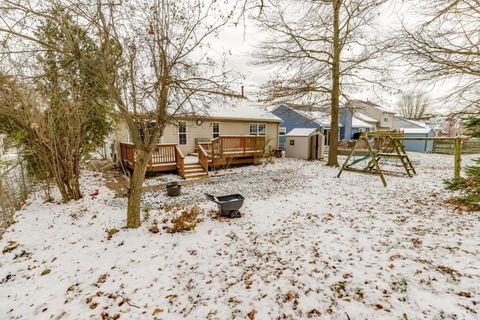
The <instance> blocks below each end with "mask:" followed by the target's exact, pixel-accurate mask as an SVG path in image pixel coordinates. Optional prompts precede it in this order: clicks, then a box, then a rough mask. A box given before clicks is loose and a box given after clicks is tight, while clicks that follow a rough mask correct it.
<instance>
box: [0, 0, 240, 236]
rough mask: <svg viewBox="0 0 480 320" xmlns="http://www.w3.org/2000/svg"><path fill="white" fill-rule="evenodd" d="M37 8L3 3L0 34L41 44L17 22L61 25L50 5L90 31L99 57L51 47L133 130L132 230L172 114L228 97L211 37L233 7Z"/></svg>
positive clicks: (75, 4)
mask: <svg viewBox="0 0 480 320" xmlns="http://www.w3.org/2000/svg"><path fill="white" fill-rule="evenodd" d="M34 3H37V2H34V1H31V2H29V1H8V0H6V1H5V4H4V7H5V10H4V11H6V12H8V13H9V14H10V15H9V18H10V20H8V19H7V18H4V20H3V21H4V24H5V25H4V26H3V27H2V28H0V32H4V33H6V34H8V35H9V36H15V37H17V38H21V39H23V40H27V41H30V42H32V43H37V44H38V41H39V39H37V38H35V37H34V36H32V35H31V34H29V33H28V32H25V29H23V27H24V26H25V24H23V23H19V22H18V19H19V17H20V18H21V19H23V20H22V21H27V17H29V18H31V19H32V21H33V22H36V21H38V20H43V19H50V20H53V21H58V22H59V23H60V25H61V20H60V19H61V16H57V15H50V14H48V13H47V12H46V11H45V10H44V8H45V7H56V8H58V9H61V10H65V11H67V12H70V14H72V15H74V16H76V17H77V19H78V20H79V21H80V22H81V23H83V24H84V25H85V27H86V28H87V29H88V30H90V31H91V34H92V36H93V38H94V40H95V41H96V43H97V44H98V45H99V46H100V47H101V49H102V50H101V54H100V55H99V56H98V57H95V58H92V57H90V56H88V55H84V54H83V52H81V51H79V50H78V49H77V48H75V47H74V48H72V50H64V49H62V48H58V47H53V46H51V47H50V48H49V49H50V50H54V51H55V52H59V53H62V54H64V55H65V56H67V57H69V58H71V59H72V60H74V61H78V62H79V63H81V64H82V65H83V66H84V67H85V68H89V69H91V70H95V71H96V72H97V74H99V75H100V77H101V78H102V79H103V80H104V81H105V83H106V86H107V90H108V94H109V97H110V98H111V100H112V101H113V103H114V104H115V106H116V108H117V111H118V113H119V116H120V117H121V119H122V120H123V121H124V122H125V123H126V125H127V126H128V130H129V132H130V136H131V138H132V141H133V144H134V148H135V162H134V168H133V172H132V174H131V177H130V186H129V193H128V208H127V227H129V228H137V227H139V226H140V223H141V221H140V201H141V194H142V185H143V181H144V179H145V171H146V168H147V165H148V162H149V161H150V158H151V155H152V153H153V151H154V149H155V147H156V146H157V142H158V141H159V138H160V137H161V136H162V134H163V131H164V128H165V127H166V126H167V125H168V124H171V123H174V121H175V120H174V117H175V115H177V114H179V113H182V114H185V113H188V114H193V113H196V112H199V111H200V110H202V109H205V108H206V106H208V105H209V101H210V100H211V99H214V98H215V97H216V96H218V95H220V96H221V95H228V94H230V93H231V92H230V91H229V89H228V74H227V72H226V71H224V70H221V69H220V70H219V68H216V67H215V65H216V64H215V61H214V59H212V57H211V56H210V54H209V52H210V51H209V48H208V42H207V39H208V38H209V37H212V36H215V35H216V34H217V33H218V32H219V31H220V30H221V28H222V27H223V26H224V25H225V24H226V23H227V22H228V21H229V19H230V18H231V17H232V15H233V12H234V10H235V6H233V7H231V6H225V5H224V4H223V3H219V2H218V1H215V0H211V1H203V0H184V1H177V0H152V1H146V2H127V1H114V0H97V1H84V2H82V1H80V2H79V1H55V0H48V1H44V2H43V3H42V4H41V5H39V6H36V7H35V6H34V5H33V4H34ZM59 20H60V21H59ZM5 21H7V22H10V23H5ZM30 22H31V21H30ZM67 37H68V36H67Z"/></svg>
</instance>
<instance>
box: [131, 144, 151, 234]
mask: <svg viewBox="0 0 480 320" xmlns="http://www.w3.org/2000/svg"><path fill="white" fill-rule="evenodd" d="M135 154H136V157H135V164H134V166H133V172H132V176H131V178H130V187H129V191H128V207H127V228H138V227H140V224H141V220H140V201H141V198H142V186H143V181H144V180H145V171H146V170H147V165H148V162H149V160H150V154H149V153H147V152H145V151H138V150H137V149H135Z"/></svg>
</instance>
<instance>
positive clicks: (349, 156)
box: [337, 138, 361, 178]
mask: <svg viewBox="0 0 480 320" xmlns="http://www.w3.org/2000/svg"><path fill="white" fill-rule="evenodd" d="M360 140H361V138H360V139H359V140H355V142H353V146H352V151H350V154H349V155H348V157H347V160H345V162H344V163H343V166H342V167H341V168H340V171H339V172H338V175H337V178H340V175H341V174H342V172H343V169H344V168H346V167H347V164H348V161H349V160H350V158H351V157H352V156H353V153H354V152H355V148H356V147H357V142H358V141H360Z"/></svg>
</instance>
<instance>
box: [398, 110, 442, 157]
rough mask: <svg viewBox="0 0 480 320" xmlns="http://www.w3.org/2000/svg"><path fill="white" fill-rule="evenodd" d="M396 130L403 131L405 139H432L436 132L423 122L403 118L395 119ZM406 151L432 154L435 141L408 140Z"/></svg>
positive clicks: (405, 144) (405, 143)
mask: <svg viewBox="0 0 480 320" xmlns="http://www.w3.org/2000/svg"><path fill="white" fill-rule="evenodd" d="M394 122H395V129H396V130H401V131H403V133H404V137H405V138H432V137H435V131H434V130H433V129H431V128H430V127H429V126H427V125H426V124H425V123H424V122H422V121H417V120H410V119H406V118H403V117H395V121H394ZM404 146H405V150H406V151H415V152H432V151H433V141H428V140H418V141H416V140H406V141H404Z"/></svg>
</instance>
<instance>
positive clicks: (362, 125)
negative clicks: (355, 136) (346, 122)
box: [352, 117, 374, 128]
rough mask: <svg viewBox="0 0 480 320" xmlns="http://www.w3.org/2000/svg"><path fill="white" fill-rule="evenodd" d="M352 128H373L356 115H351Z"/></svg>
mask: <svg viewBox="0 0 480 320" xmlns="http://www.w3.org/2000/svg"><path fill="white" fill-rule="evenodd" d="M352 128H374V126H372V125H371V124H369V123H367V122H365V121H362V120H360V119H358V118H356V117H352Z"/></svg>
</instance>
